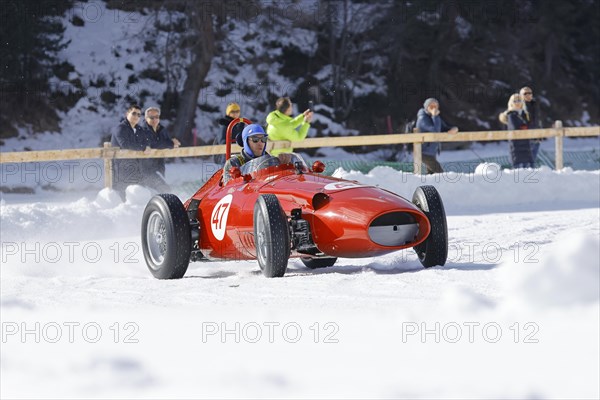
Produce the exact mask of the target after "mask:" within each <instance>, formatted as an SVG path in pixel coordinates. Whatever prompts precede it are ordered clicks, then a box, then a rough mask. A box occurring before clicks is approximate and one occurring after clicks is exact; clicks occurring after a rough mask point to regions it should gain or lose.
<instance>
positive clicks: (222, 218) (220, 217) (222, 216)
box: [210, 194, 233, 240]
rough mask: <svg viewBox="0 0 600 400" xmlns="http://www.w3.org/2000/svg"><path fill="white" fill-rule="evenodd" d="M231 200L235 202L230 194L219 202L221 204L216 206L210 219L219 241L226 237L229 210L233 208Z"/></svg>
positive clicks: (214, 233)
mask: <svg viewBox="0 0 600 400" xmlns="http://www.w3.org/2000/svg"><path fill="white" fill-rule="evenodd" d="M231 200H233V196H232V195H231V194H228V195H227V196H225V197H223V198H222V199H221V200H219V202H218V203H217V204H216V205H215V208H213V211H212V214H211V217H210V228H211V230H212V233H213V235H215V238H217V240H223V238H224V237H225V230H226V228H227V218H228V217H229V210H230V208H231Z"/></svg>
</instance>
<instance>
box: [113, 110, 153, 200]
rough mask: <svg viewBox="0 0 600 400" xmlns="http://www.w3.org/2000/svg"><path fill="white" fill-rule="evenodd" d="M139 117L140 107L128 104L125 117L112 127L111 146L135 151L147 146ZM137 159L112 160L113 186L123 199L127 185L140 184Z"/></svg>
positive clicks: (144, 130) (141, 178)
mask: <svg viewBox="0 0 600 400" xmlns="http://www.w3.org/2000/svg"><path fill="white" fill-rule="evenodd" d="M141 117H142V108H141V107H140V106H138V105H137V104H132V105H130V106H129V107H128V108H127V111H126V112H125V118H124V119H122V120H121V122H120V123H119V125H117V126H116V127H115V128H114V129H113V132H112V136H111V139H110V143H111V146H112V147H119V148H121V149H123V150H137V151H144V150H146V148H149V145H148V144H149V143H148V136H147V132H146V129H144V127H143V126H142V125H140V120H141ZM139 160H140V159H135V158H133V159H128V158H124V159H116V160H113V171H114V180H113V188H114V189H115V190H116V191H117V192H118V193H119V195H120V196H121V198H122V199H125V189H126V188H127V186H129V185H136V184H140V183H141V182H142V180H143V174H142V166H141V163H140V162H139Z"/></svg>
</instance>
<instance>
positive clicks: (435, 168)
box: [422, 154, 444, 174]
mask: <svg viewBox="0 0 600 400" xmlns="http://www.w3.org/2000/svg"><path fill="white" fill-rule="evenodd" d="M422 157H423V164H425V166H426V167H427V174H441V173H442V172H444V169H443V168H442V166H441V165H440V163H439V162H438V160H437V158H435V156H428V155H425V154H423V156H422Z"/></svg>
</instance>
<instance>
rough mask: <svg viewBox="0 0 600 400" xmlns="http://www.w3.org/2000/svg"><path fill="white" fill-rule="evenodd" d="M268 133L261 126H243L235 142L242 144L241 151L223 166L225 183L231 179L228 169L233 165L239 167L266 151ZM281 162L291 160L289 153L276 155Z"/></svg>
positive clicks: (284, 162) (285, 162)
mask: <svg viewBox="0 0 600 400" xmlns="http://www.w3.org/2000/svg"><path fill="white" fill-rule="evenodd" d="M268 137H269V135H267V134H266V133H265V130H264V129H263V127H262V126H260V125H258V124H251V125H248V126H246V127H245V128H244V130H243V131H242V133H241V134H240V135H238V136H237V138H236V140H237V144H239V145H240V146H243V147H244V148H243V149H242V152H241V153H240V154H236V155H234V156H232V157H231V158H230V159H229V160H227V162H226V163H225V166H224V167H223V183H227V181H229V179H231V175H229V171H230V170H231V168H233V167H238V168H239V167H241V166H242V165H244V164H246V163H247V162H248V161H250V160H252V159H255V158H257V157H262V156H264V155H265V154H268V153H267V140H268ZM278 158H279V161H280V162H281V163H282V164H287V163H289V162H291V159H292V157H291V154H289V153H282V154H280V155H279V156H278Z"/></svg>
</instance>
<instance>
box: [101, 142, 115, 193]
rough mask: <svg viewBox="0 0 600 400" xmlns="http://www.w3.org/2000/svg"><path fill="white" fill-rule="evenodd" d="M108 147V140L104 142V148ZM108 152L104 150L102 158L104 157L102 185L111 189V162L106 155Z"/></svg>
mask: <svg viewBox="0 0 600 400" xmlns="http://www.w3.org/2000/svg"><path fill="white" fill-rule="evenodd" d="M109 148H110V142H104V149H109ZM108 154H109V152H108V151H106V150H104V152H103V153H102V158H103V159H104V187H105V188H109V189H112V187H113V163H112V160H111V158H110V157H109V156H108Z"/></svg>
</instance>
